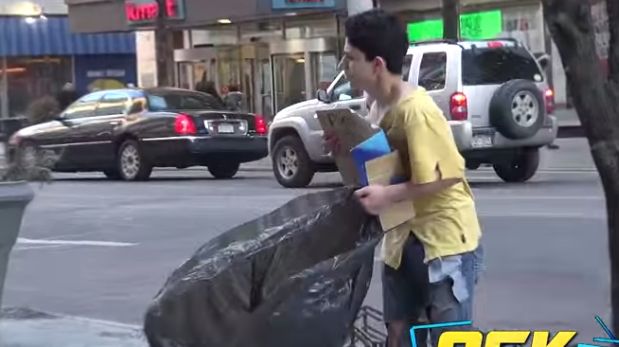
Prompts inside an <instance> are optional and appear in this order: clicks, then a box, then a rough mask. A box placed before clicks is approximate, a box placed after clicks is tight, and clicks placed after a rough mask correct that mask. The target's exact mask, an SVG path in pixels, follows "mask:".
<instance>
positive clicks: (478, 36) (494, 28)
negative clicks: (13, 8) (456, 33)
mask: <svg viewBox="0 0 619 347" xmlns="http://www.w3.org/2000/svg"><path fill="white" fill-rule="evenodd" d="M407 29H408V40H409V41H410V42H415V41H424V40H437V39H442V38H443V20H442V19H431V20H426V21H423V22H415V23H409V24H408V27H407ZM502 31H503V14H502V13H501V10H495V11H486V12H475V13H465V14H461V15H460V37H462V38H463V39H469V40H483V39H491V38H493V37H496V36H497V35H498V34H500V33H501V32H502Z"/></svg>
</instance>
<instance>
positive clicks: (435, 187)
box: [355, 178, 462, 215]
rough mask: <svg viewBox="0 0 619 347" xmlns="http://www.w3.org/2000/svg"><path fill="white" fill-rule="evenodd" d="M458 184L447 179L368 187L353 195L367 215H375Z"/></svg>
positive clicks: (459, 180)
mask: <svg viewBox="0 0 619 347" xmlns="http://www.w3.org/2000/svg"><path fill="white" fill-rule="evenodd" d="M460 182H462V179H461V178H448V179H444V180H443V179H438V180H437V181H434V182H431V183H424V184H416V183H413V182H411V181H409V182H405V183H400V184H393V185H389V186H381V185H370V186H367V187H364V188H361V189H359V190H357V191H356V192H355V194H356V196H357V197H358V198H359V200H360V201H361V204H362V205H363V206H364V207H365V209H366V211H367V212H368V213H371V214H374V215H377V214H379V213H381V212H382V211H383V210H384V209H385V208H387V207H389V206H390V205H392V204H395V203H398V202H401V201H405V200H415V199H419V198H421V197H424V196H428V195H433V194H437V193H439V192H441V191H442V190H445V189H447V188H449V187H451V186H453V185H455V184H458V183H460Z"/></svg>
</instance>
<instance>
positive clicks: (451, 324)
mask: <svg viewBox="0 0 619 347" xmlns="http://www.w3.org/2000/svg"><path fill="white" fill-rule="evenodd" d="M471 324H473V321H470V320H463V321H457V322H447V323H437V324H426V325H415V326H413V327H412V328H411V330H410V334H411V341H412V343H413V347H417V339H416V338H415V331H418V330H421V329H434V328H448V327H455V326H464V325H471ZM437 342H438V341H437Z"/></svg>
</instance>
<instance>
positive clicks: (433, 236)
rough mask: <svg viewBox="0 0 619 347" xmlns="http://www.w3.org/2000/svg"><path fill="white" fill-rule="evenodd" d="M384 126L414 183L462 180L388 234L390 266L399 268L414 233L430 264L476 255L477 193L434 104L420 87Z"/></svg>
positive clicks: (417, 206) (418, 204)
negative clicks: (459, 255) (403, 253)
mask: <svg viewBox="0 0 619 347" xmlns="http://www.w3.org/2000/svg"><path fill="white" fill-rule="evenodd" d="M380 126H381V128H382V129H383V130H384V131H385V133H386V135H387V138H388V139H389V143H390V145H391V147H392V148H393V149H394V150H398V151H399V152H400V155H401V158H402V161H403V164H404V165H403V166H404V168H405V171H406V174H407V176H408V177H409V178H410V179H411V181H412V182H413V183H415V184H425V183H431V182H434V181H436V180H437V179H439V178H442V179H448V178H460V179H462V182H461V183H458V184H456V185H453V186H451V187H449V188H447V189H445V190H443V191H441V192H439V193H436V194H433V195H428V196H425V197H422V198H418V199H415V200H413V201H412V207H413V208H414V210H415V218H414V219H412V220H411V221H410V222H409V223H406V224H404V225H401V226H399V227H397V228H396V229H394V230H391V231H389V232H387V233H386V234H385V237H384V240H383V242H384V244H383V251H384V257H385V259H384V261H385V263H386V264H387V265H389V266H391V267H393V268H396V269H397V268H398V267H399V266H400V261H401V258H402V249H403V246H404V243H405V242H406V239H407V238H408V237H409V233H410V232H413V233H414V234H415V236H416V237H417V238H418V239H419V241H421V243H422V244H423V246H424V249H425V254H426V256H425V262H429V261H431V260H433V259H436V258H441V257H447V256H450V255H456V254H461V253H465V252H469V251H473V250H475V249H476V248H477V246H478V244H479V239H480V237H481V228H480V225H479V220H478V218H477V212H476V208H475V202H474V197H473V193H472V191H471V188H470V186H469V184H468V182H467V181H466V178H465V161H464V158H463V157H462V155H461V154H460V153H459V151H458V148H457V146H456V143H455V141H454V138H453V135H452V133H451V128H450V126H449V124H448V123H447V120H446V119H445V117H444V116H443V112H442V111H441V110H440V108H439V107H438V106H437V105H436V103H435V102H434V100H433V99H432V98H431V97H430V96H429V95H428V94H427V92H426V91H425V90H424V89H423V88H421V87H419V88H418V89H415V90H414V91H412V92H411V93H410V94H409V95H408V96H406V97H404V98H403V99H402V100H400V102H399V103H398V104H397V105H396V106H394V107H393V108H392V109H391V110H390V111H389V112H388V113H387V114H385V117H384V118H383V120H382V121H381V123H380Z"/></svg>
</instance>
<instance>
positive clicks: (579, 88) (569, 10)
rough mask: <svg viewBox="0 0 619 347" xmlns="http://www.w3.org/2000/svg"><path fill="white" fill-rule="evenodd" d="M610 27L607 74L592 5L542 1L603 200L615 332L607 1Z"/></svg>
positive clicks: (615, 8) (615, 200)
mask: <svg viewBox="0 0 619 347" xmlns="http://www.w3.org/2000/svg"><path fill="white" fill-rule="evenodd" d="M607 5H610V6H607V10H608V12H609V21H610V23H609V25H610V27H611V28H612V29H611V30H610V34H611V40H610V43H611V47H610V54H609V67H610V70H609V71H610V74H609V76H606V74H605V73H604V70H603V69H602V66H601V63H600V59H599V57H598V55H597V53H596V45H595V32H594V27H593V21H592V17H591V4H590V2H589V1H583V0H543V6H544V19H545V21H546V24H547V25H548V28H549V30H550V33H551V35H552V37H553V38H554V40H555V43H556V44H557V48H558V49H559V54H560V55H561V60H562V61H563V65H564V68H565V73H566V77H567V82H568V85H569V87H570V92H571V95H572V97H573V100H574V106H575V108H576V111H577V113H578V118H579V119H580V121H581V124H582V126H583V128H584V130H585V134H586V135H587V140H588V141H589V146H590V147H591V154H592V156H593V160H594V162H595V165H596V168H597V170H598V173H599V175H600V179H601V181H602V186H603V188H604V195H605V198H606V210H607V226H608V243H609V244H608V248H609V256H610V278H611V306H612V314H613V323H612V326H613V331H614V332H615V333H619V235H618V234H617V233H618V232H619V137H617V135H618V134H619V117H618V115H619V112H618V110H619V88H618V87H617V83H616V80H617V75H618V74H619V69H618V67H619V45H618V44H617V40H618V39H619V29H618V28H617V24H619V5H618V4H617V2H616V1H615V0H610V1H607Z"/></svg>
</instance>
